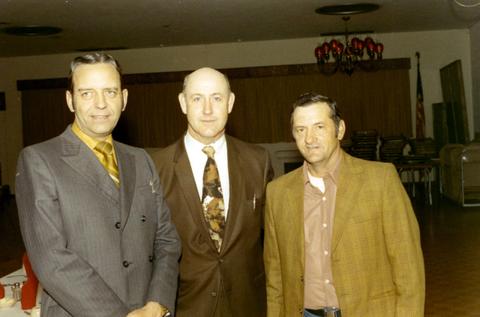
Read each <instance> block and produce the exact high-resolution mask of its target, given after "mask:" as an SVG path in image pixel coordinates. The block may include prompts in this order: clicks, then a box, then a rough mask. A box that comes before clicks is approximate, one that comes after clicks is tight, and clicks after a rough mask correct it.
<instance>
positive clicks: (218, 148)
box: [184, 131, 227, 153]
mask: <svg viewBox="0 0 480 317" xmlns="http://www.w3.org/2000/svg"><path fill="white" fill-rule="evenodd" d="M184 142H185V147H187V148H189V149H192V150H193V151H195V152H197V151H198V152H201V151H202V149H203V148H204V147H205V146H207V145H210V146H212V147H213V148H214V149H215V153H221V152H223V151H225V148H226V144H227V141H226V138H225V134H223V135H222V136H221V137H220V138H218V139H217V140H216V141H215V142H213V143H210V144H203V143H202V142H200V141H198V140H196V139H195V138H194V137H192V135H191V134H190V133H188V131H187V133H186V134H185V137H184ZM202 153H203V152H202Z"/></svg>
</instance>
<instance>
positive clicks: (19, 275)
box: [0, 269, 41, 317]
mask: <svg viewBox="0 0 480 317" xmlns="http://www.w3.org/2000/svg"><path fill="white" fill-rule="evenodd" d="M26 279H27V277H26V275H25V272H24V271H23V269H19V270H17V271H15V272H12V273H10V274H8V275H6V276H4V277H1V278H0V282H1V283H2V284H3V285H4V286H5V297H11V296H12V291H11V288H10V287H11V284H13V283H16V282H18V283H23V282H24V281H25V280H26ZM40 296H41V287H40V285H39V287H38V292H37V303H39V301H40ZM25 316H30V314H29V313H26V312H24V311H23V310H22V307H21V304H20V301H18V302H17V303H16V304H15V305H14V306H12V307H8V308H0V317H25Z"/></svg>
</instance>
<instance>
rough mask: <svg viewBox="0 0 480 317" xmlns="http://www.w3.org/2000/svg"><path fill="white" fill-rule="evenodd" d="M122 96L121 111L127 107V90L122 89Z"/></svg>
mask: <svg viewBox="0 0 480 317" xmlns="http://www.w3.org/2000/svg"><path fill="white" fill-rule="evenodd" d="M122 97H123V108H122V111H123V110H125V108H126V107H127V101H128V90H127V89H123V90H122Z"/></svg>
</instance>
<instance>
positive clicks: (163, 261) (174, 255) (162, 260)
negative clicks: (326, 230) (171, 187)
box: [145, 154, 181, 315]
mask: <svg viewBox="0 0 480 317" xmlns="http://www.w3.org/2000/svg"><path fill="white" fill-rule="evenodd" d="M145 155H146V158H147V160H148V164H149V167H150V169H151V171H152V177H153V180H154V181H153V183H154V190H155V193H156V200H157V209H158V212H157V216H158V225H157V232H156V237H155V246H154V250H155V251H154V252H155V256H154V261H155V262H154V267H153V273H152V279H151V281H150V287H149V291H148V298H147V302H148V301H155V302H158V303H160V304H162V305H163V306H165V307H167V308H168V310H169V311H170V312H171V313H172V315H173V313H174V311H175V297H176V293H177V281H178V259H179V257H180V253H181V243H180V238H179V236H178V234H177V230H176V229H175V225H174V224H173V222H172V221H171V218H170V209H169V208H168V206H167V203H166V201H165V198H164V196H163V190H162V188H161V185H160V180H159V177H158V173H157V172H156V169H155V167H154V164H153V162H152V160H151V159H150V157H149V156H148V155H147V154H145Z"/></svg>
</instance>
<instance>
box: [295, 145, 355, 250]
mask: <svg viewBox="0 0 480 317" xmlns="http://www.w3.org/2000/svg"><path fill="white" fill-rule="evenodd" d="M355 160H356V159H355V158H353V157H351V156H350V155H348V154H346V153H345V152H343V151H342V158H341V162H340V166H339V175H338V183H337V195H336V198H335V215H334V222H333V236H332V252H335V249H336V247H337V246H338V243H339V241H340V239H341V237H342V235H343V232H344V231H345V225H346V224H347V223H348V221H349V220H350V217H351V214H352V213H353V212H355V210H356V208H357V207H356V206H357V204H358V203H359V201H360V199H362V197H359V189H360V188H361V186H362V173H363V168H362V167H361V166H359V165H358V164H356V162H355ZM292 173H295V174H294V175H292V176H293V177H292V179H291V182H292V183H290V184H287V186H286V187H287V188H286V195H287V199H286V203H287V204H288V209H290V210H293V212H292V213H291V214H292V215H293V217H292V219H291V221H292V223H291V230H293V231H295V232H292V236H297V237H302V238H301V239H302V240H301V241H304V239H305V236H304V235H305V233H304V212H303V200H304V197H303V195H304V181H303V167H300V168H298V169H297V170H295V171H293V172H292ZM301 246H302V247H301V249H300V252H301V254H299V256H300V258H302V259H303V258H304V243H302V244H301Z"/></svg>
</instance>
